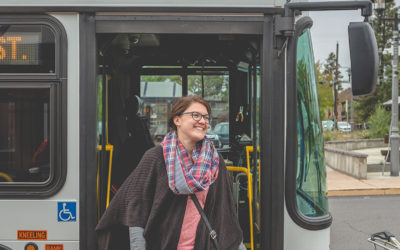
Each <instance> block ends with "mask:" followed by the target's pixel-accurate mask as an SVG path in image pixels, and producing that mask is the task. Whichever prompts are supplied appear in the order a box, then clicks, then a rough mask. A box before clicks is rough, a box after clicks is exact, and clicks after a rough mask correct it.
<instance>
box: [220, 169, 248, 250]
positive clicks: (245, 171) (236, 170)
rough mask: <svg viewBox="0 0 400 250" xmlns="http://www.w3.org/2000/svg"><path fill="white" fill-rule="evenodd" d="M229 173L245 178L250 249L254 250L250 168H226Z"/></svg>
mask: <svg viewBox="0 0 400 250" xmlns="http://www.w3.org/2000/svg"><path fill="white" fill-rule="evenodd" d="M226 168H227V169H228V171H230V172H243V173H245V174H246V176H247V197H248V199H249V219H250V249H251V250H253V249H254V239H253V235H254V232H253V210H252V207H253V178H252V175H251V172H250V168H249V167H248V168H244V167H226Z"/></svg>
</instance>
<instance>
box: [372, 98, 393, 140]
mask: <svg viewBox="0 0 400 250" xmlns="http://www.w3.org/2000/svg"><path fill="white" fill-rule="evenodd" d="M390 120H391V115H390V112H388V111H386V110H385V109H384V108H382V107H381V106H380V105H378V106H377V107H376V109H375V112H374V113H373V114H372V115H371V116H370V118H369V123H370V129H369V131H368V132H369V135H370V137H371V138H383V136H384V135H386V134H388V133H389V127H390Z"/></svg>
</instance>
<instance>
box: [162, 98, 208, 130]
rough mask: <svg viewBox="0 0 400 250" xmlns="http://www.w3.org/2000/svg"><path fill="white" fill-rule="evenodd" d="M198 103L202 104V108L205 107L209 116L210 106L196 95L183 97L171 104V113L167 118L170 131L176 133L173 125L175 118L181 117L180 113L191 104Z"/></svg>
mask: <svg viewBox="0 0 400 250" xmlns="http://www.w3.org/2000/svg"><path fill="white" fill-rule="evenodd" d="M196 102H197V103H200V104H203V105H204V107H206V109H207V112H208V115H210V116H211V106H210V104H209V103H208V102H207V101H206V100H204V98H203V97H201V96H198V95H188V96H183V97H181V98H179V99H177V100H176V101H175V102H174V103H173V104H172V110H171V113H170V114H169V118H168V126H169V128H170V129H171V130H173V131H176V125H175V123H174V118H175V117H176V116H180V115H182V113H183V112H184V111H185V110H186V109H187V108H189V106H190V105H191V104H192V103H196Z"/></svg>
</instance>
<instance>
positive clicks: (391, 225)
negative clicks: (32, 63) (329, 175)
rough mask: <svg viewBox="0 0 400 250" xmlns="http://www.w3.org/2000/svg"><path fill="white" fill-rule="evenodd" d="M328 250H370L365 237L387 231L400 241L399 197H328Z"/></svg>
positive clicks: (369, 244)
mask: <svg viewBox="0 0 400 250" xmlns="http://www.w3.org/2000/svg"><path fill="white" fill-rule="evenodd" d="M329 210H330V212H331V214H332V216H333V222H332V226H331V244H330V247H331V250H368V249H374V247H373V244H371V243H369V242H368V241H367V238H368V237H369V236H370V235H371V234H373V233H376V232H381V231H389V232H391V233H392V234H394V235H395V236H396V238H397V240H400V195H394V196H388V195H386V196H362V197H330V198H329Z"/></svg>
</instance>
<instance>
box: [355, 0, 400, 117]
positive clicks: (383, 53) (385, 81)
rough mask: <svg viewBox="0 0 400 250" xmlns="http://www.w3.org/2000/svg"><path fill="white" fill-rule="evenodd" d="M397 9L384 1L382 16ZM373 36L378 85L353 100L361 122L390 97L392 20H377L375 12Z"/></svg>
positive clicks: (389, 14)
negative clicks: (377, 66) (376, 59)
mask: <svg viewBox="0 0 400 250" xmlns="http://www.w3.org/2000/svg"><path fill="white" fill-rule="evenodd" d="M397 11H398V7H395V3H394V2H391V3H386V8H385V10H384V11H383V12H382V15H381V17H382V18H391V17H393V16H394V14H395V13H396V12H397ZM372 25H373V28H374V30H375V36H376V40H377V44H378V52H379V58H380V64H379V71H378V77H379V85H378V86H376V90H375V92H374V93H373V94H371V95H368V96H363V97H359V98H357V99H356V100H355V106H354V107H355V111H356V114H357V116H358V117H359V119H360V120H361V121H362V122H365V121H367V120H368V119H369V117H370V116H371V115H372V114H373V113H374V112H375V109H376V107H378V106H380V105H381V104H382V103H383V102H385V101H387V100H389V99H391V97H392V94H391V93H392V88H391V86H392V58H393V57H392V51H391V44H392V42H393V41H392V30H393V22H390V21H382V20H381V21H379V19H378V18H377V13H376V15H375V17H374V18H373V19H372Z"/></svg>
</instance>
